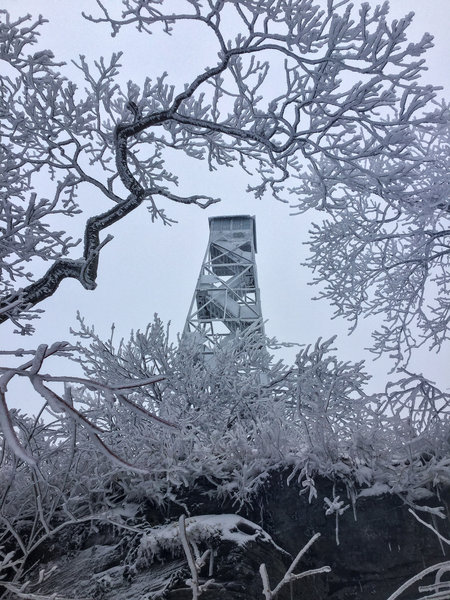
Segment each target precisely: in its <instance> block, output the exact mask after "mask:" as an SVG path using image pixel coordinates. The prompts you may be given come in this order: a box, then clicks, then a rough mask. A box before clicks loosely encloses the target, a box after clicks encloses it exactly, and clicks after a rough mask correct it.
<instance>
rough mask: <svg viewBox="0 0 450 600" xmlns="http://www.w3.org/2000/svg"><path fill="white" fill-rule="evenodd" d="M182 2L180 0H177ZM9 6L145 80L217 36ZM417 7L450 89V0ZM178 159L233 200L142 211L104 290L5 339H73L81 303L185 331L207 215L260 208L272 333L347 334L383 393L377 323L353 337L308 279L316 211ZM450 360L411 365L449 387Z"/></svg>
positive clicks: (73, 292) (93, 317)
mask: <svg viewBox="0 0 450 600" xmlns="http://www.w3.org/2000/svg"><path fill="white" fill-rule="evenodd" d="M117 1H118V0H117ZM115 2H116V0H115ZM172 2H174V3H175V2H176V0H170V2H169V3H170V4H172ZM356 3H358V2H356ZM107 4H108V2H107ZM371 4H375V2H371ZM2 5H3V7H4V8H6V9H9V10H10V11H11V12H12V13H13V15H15V16H16V15H18V14H25V13H28V12H29V13H31V14H37V13H38V12H39V13H41V14H43V15H44V16H45V17H46V18H48V19H49V20H50V23H49V24H48V25H46V26H45V29H44V30H43V35H42V41H41V43H42V46H43V47H50V48H52V50H53V51H54V53H55V55H56V58H58V59H59V58H60V59H62V60H65V61H70V59H71V58H73V57H77V56H78V55H79V54H85V55H86V56H87V57H88V58H89V57H92V58H97V57H98V56H100V55H105V56H108V55H109V54H111V52H113V51H117V50H124V51H125V52H126V55H125V57H124V61H123V63H124V65H125V68H124V72H125V79H135V80H137V81H138V82H140V81H142V80H143V79H144V78H145V76H146V75H150V76H152V77H155V76H157V75H158V74H161V73H162V72H163V71H164V70H167V71H168V73H169V82H172V81H173V82H174V83H176V84H177V85H178V84H182V83H183V82H184V81H186V80H188V79H189V78H190V75H191V74H192V75H194V74H195V73H196V72H197V70H198V67H199V66H200V68H201V66H204V63H203V62H202V60H203V59H204V53H205V52H207V49H208V40H205V39H198V36H196V35H195V32H192V31H190V32H189V31H181V32H180V35H177V34H175V35H174V36H173V37H172V38H169V37H167V36H164V37H161V36H153V37H152V38H145V37H144V36H142V35H141V36H136V34H135V32H134V31H133V30H131V29H130V30H128V32H127V33H126V35H119V36H118V37H117V38H115V39H111V38H110V36H109V31H108V30H107V28H106V27H105V26H99V25H94V24H92V23H88V22H86V21H85V20H83V19H82V17H81V16H80V13H81V10H83V9H84V10H85V11H86V12H93V11H94V10H95V7H94V2H93V0H89V1H87V0H82V1H78V2H71V1H69V0H41V1H40V0H6V1H5V0H3V2H2ZM410 10H414V11H415V13H416V19H415V21H414V23H413V25H412V26H411V28H410V31H411V34H410V35H411V36H412V37H413V38H414V39H418V38H419V37H420V36H421V34H422V33H423V32H424V31H429V32H430V33H432V34H434V35H435V44H436V46H435V48H434V49H432V50H431V51H430V52H429V56H428V64H429V72H428V73H426V74H425V76H424V78H425V80H426V81H427V82H430V83H436V84H439V85H443V86H444V87H445V90H446V91H445V93H446V94H447V96H448V91H449V90H450V69H449V67H448V62H449V61H448V57H449V50H450V44H449V35H448V23H449V22H450V1H449V0H427V1H424V0H392V1H391V13H392V17H393V18H399V17H401V16H403V15H404V14H405V12H408V11H410ZM212 62H213V59H211V63H212ZM196 69H197V70H196ZM171 166H172V169H173V170H175V169H176V172H177V174H178V175H179V176H180V193H183V194H190V193H196V194H210V195H212V196H220V197H221V198H222V199H223V201H222V202H221V203H220V204H216V205H214V206H212V207H210V208H209V209H208V210H207V211H202V210H201V209H199V208H197V207H183V206H180V205H171V204H170V202H167V206H166V208H167V213H168V215H169V216H170V217H172V218H174V219H176V220H177V221H178V223H177V224H175V225H173V226H172V227H163V226H162V224H161V223H159V222H157V223H152V222H151V218H150V216H149V214H148V212H147V211H146V209H145V208H144V207H140V209H138V210H137V211H135V212H134V213H132V214H131V215H129V216H128V217H127V218H126V219H124V220H123V221H121V222H120V223H119V224H118V225H116V226H115V227H113V228H111V230H108V233H112V234H113V235H114V240H113V241H112V242H111V243H109V244H108V245H107V246H106V247H105V248H104V249H103V250H102V254H101V258H100V268H99V277H98V286H97V289H96V290H95V291H94V292H87V291H86V290H84V289H83V288H82V287H81V286H80V284H79V283H77V282H75V281H72V280H66V281H64V282H63V283H62V285H61V287H60V289H59V291H58V292H57V293H56V294H55V295H54V296H53V298H51V299H49V300H47V301H46V302H45V303H43V304H42V305H41V308H44V309H45V310H46V314H45V315H44V317H43V318H42V319H41V320H40V321H39V322H36V327H37V331H36V334H35V336H34V337H33V338H22V337H19V336H15V335H13V334H12V327H9V326H7V325H4V326H2V334H1V335H2V347H4V348H14V347H18V346H19V347H29V348H35V347H36V346H37V345H38V344H39V343H42V342H45V343H49V344H50V343H52V342H53V341H55V340H61V339H71V338H70V334H69V328H70V326H74V325H75V324H76V322H75V314H76V311H77V310H80V312H81V313H82V315H83V316H84V317H85V318H86V321H87V322H88V323H94V324H95V325H96V329H97V330H98V331H99V332H100V333H102V334H104V335H105V336H106V335H108V331H109V328H110V326H111V323H113V322H114V323H115V325H116V328H117V332H118V335H124V336H126V335H127V334H128V332H129V331H130V330H131V329H143V328H145V326H146V324H147V323H148V322H149V321H150V320H151V319H152V317H153V314H154V313H158V314H159V315H160V317H161V318H162V319H163V320H164V321H169V320H170V321H171V322H172V331H173V334H175V333H176V332H179V331H181V330H182V329H183V326H184V321H185V319H186V315H187V312H188V309H189V305H190V302H191V298H192V294H193V292H194V288H195V284H196V280H197V276H198V272H199V269H200V266H201V261H202V258H203V255H204V252H205V248H206V244H207V240H208V216H213V215H226V214H251V215H255V216H256V229H257V238H258V254H257V266H258V276H259V284H260V289H261V298H262V310H263V316H264V318H265V319H267V325H266V332H267V334H268V335H269V336H276V337H277V338H278V339H280V340H284V341H289V342H298V343H301V344H305V343H314V342H315V340H316V339H317V338H318V337H319V336H322V337H323V338H329V337H331V336H332V335H334V334H335V333H337V334H338V340H337V342H336V345H337V347H338V355H339V357H340V358H342V359H344V360H361V359H362V358H366V359H367V361H368V362H367V369H368V371H369V372H370V373H373V374H374V375H375V385H374V387H376V388H378V389H380V388H381V386H382V385H383V382H384V381H385V380H386V373H387V372H388V371H389V370H390V369H391V368H392V366H393V365H392V363H390V362H389V361H388V359H382V360H379V361H377V362H376V363H373V362H372V359H371V355H370V354H368V353H367V352H365V351H364V348H365V347H366V346H367V345H369V344H370V337H369V333H370V330H371V326H370V324H369V323H362V325H361V326H360V327H359V329H358V331H357V332H356V333H354V334H353V335H352V336H351V337H348V335H347V330H348V324H347V323H346V322H345V321H342V320H340V321H338V320H333V321H331V320H330V317H331V314H332V310H331V309H330V307H329V306H327V305H326V303H325V302H313V301H312V300H311V297H312V296H313V295H314V289H313V288H311V287H310V286H308V281H310V280H311V273H310V272H309V271H308V270H305V269H302V268H301V267H300V263H301V261H302V260H304V259H305V257H306V254H307V248H306V247H305V246H303V245H302V243H303V242H304V241H305V240H306V239H307V232H308V228H309V221H308V218H305V217H304V216H295V217H294V216H290V213H291V212H292V211H291V210H290V208H289V206H288V205H284V204H281V203H279V202H276V201H274V200H272V199H267V200H266V199H265V200H263V201H260V202H258V201H256V200H255V199H254V198H253V197H251V196H249V195H248V194H246V192H245V188H246V185H247V183H248V179H247V178H245V177H243V176H242V174H241V173H239V172H238V171H237V170H236V169H234V170H233V171H231V170H227V171H225V172H218V173H215V174H213V175H211V174H210V173H208V171H207V168H206V165H205V164H201V163H199V162H198V161H197V162H195V163H194V168H193V166H192V164H191V163H189V161H187V160H186V159H183V157H182V156H181V154H178V155H177V163H176V165H174V164H173V165H171ZM80 200H81V203H82V204H83V206H84V205H89V206H90V207H92V214H93V213H98V212H101V210H104V209H106V208H107V207H108V205H107V204H106V203H105V201H104V200H102V199H101V198H96V197H95V196H93V195H92V196H91V195H89V197H86V198H82V197H81V196H80ZM78 235H82V232H81V231H80V232H79V234H78ZM294 353H295V352H294V351H293V350H292V349H290V350H289V349H287V350H285V351H284V355H285V356H286V358H287V359H288V360H291V359H292V358H293V356H294ZM449 358H450V355H449V352H448V349H447V350H446V354H445V352H441V353H440V354H439V355H438V356H436V355H435V354H430V353H429V352H428V351H426V350H424V351H421V352H418V353H417V356H416V357H415V358H414V359H413V361H412V363H411V365H410V368H411V370H414V369H415V370H417V371H419V372H420V371H421V372H423V373H424V375H426V376H428V377H430V378H431V379H434V380H437V381H438V382H439V383H440V385H443V386H444V387H448V385H449V381H448V375H447V374H446V373H447V372H448V369H446V365H448V359H449ZM14 403H15V404H20V405H24V406H27V407H29V406H30V399H29V398H25V396H17V397H16V398H15V400H14ZM31 405H32V404H31Z"/></svg>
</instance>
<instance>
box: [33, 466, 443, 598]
mask: <svg viewBox="0 0 450 600" xmlns="http://www.w3.org/2000/svg"><path fill="white" fill-rule="evenodd" d="M316 487H317V492H318V495H317V497H316V498H314V499H312V500H311V502H309V500H308V495H307V494H304V493H301V492H303V491H304V489H305V488H302V486H301V485H298V484H291V485H287V479H286V475H284V474H276V475H274V476H273V477H272V479H271V480H270V481H269V482H267V483H266V485H265V486H264V488H263V489H262V490H261V492H260V494H259V496H258V497H257V498H255V500H254V502H253V504H252V506H247V507H243V508H242V509H241V510H240V511H239V512H240V513H241V514H242V515H243V516H244V517H245V518H246V519H249V520H250V521H252V522H253V523H256V524H258V525H260V526H261V527H262V529H264V530H265V531H266V532H267V533H268V534H270V536H271V538H272V541H270V540H268V538H267V536H264V535H259V534H258V535H253V534H254V533H255V532H254V531H253V534H252V532H251V531H248V532H247V534H248V541H247V543H245V544H238V543H235V542H234V541H232V540H230V539H224V540H222V541H219V540H217V539H214V540H212V541H211V547H212V548H213V549H214V552H215V559H214V567H213V575H212V577H213V578H214V580H215V581H214V583H213V584H211V586H210V587H209V588H208V589H207V590H206V591H205V592H204V593H203V594H202V595H201V598H202V600H203V599H204V600H253V599H254V600H262V599H263V594H262V584H261V578H260V576H259V572H258V569H259V566H260V564H261V563H265V564H266V565H267V570H268V574H269V579H270V582H271V585H272V588H274V587H275V585H276V584H277V583H278V581H279V580H280V579H281V578H282V577H283V575H284V573H285V572H286V569H287V568H288V567H289V565H290V563H291V561H292V559H293V558H294V557H295V556H296V554H297V553H298V551H299V550H300V549H301V548H302V547H303V546H304V545H305V544H306V543H307V542H308V540H309V539H310V538H311V537H312V535H314V534H315V533H320V534H321V537H320V538H319V539H318V540H317V542H316V543H315V544H314V545H313V546H312V547H311V548H310V550H309V551H308V552H307V553H306V554H305V556H304V557H303V558H302V560H301V561H300V563H299V565H298V566H297V568H296V570H295V572H301V571H305V570H307V569H314V568H318V567H322V566H324V565H329V566H330V567H331V569H332V570H331V572H330V573H327V574H320V575H315V576H312V577H307V578H305V579H302V580H301V581H297V582H294V583H293V584H292V587H290V586H289V585H287V586H285V587H284V588H283V590H282V591H281V592H280V593H279V595H278V597H277V599H278V600H290V599H298V600H300V599H302V598H308V600H325V599H327V600H351V599H353V598H354V599H361V600H362V599H366V598H370V599H373V600H386V599H387V598H388V597H389V595H390V594H391V593H392V592H393V591H394V590H396V589H397V588H398V587H399V586H400V585H401V584H403V583H404V582H405V581H406V580H408V579H409V578H410V577H412V576H413V575H415V574H416V573H418V572H420V571H421V570H423V569H424V568H425V567H428V566H430V565H432V564H435V563H439V562H443V561H445V560H448V554H450V552H448V551H447V553H445V550H446V548H447V549H449V550H450V547H449V546H447V547H444V546H443V545H442V544H441V543H440V542H439V540H438V538H437V537H436V535H435V534H434V533H433V532H432V531H430V530H429V529H427V528H426V527H424V526H423V525H422V524H420V523H419V522H418V521H417V520H416V519H415V518H414V517H413V516H412V515H411V514H410V513H409V512H408V508H409V507H408V505H407V504H406V503H405V501H404V500H403V499H402V498H401V497H399V496H391V495H383V496H368V497H362V498H359V499H358V500H357V502H356V505H355V507H353V506H349V508H347V509H346V508H345V505H350V504H351V503H350V501H349V500H348V498H347V490H346V489H345V487H344V486H343V485H338V484H333V483H332V482H330V481H328V480H323V479H322V480H316ZM207 491H208V490H207V489H206V488H203V489H202V488H201V487H198V488H197V489H196V490H192V491H191V494H190V493H186V497H185V498H184V500H185V502H186V506H187V507H188V508H189V510H190V512H191V515H193V516H194V515H208V514H209V515H212V514H220V513H228V514H229V513H232V512H236V511H235V510H234V511H233V507H232V506H230V505H229V504H228V505H227V503H225V504H224V505H219V504H218V502H217V501H213V500H211V499H210V498H209V497H208V495H207V494H206V492H207ZM449 496H450V494H449V490H443V491H441V500H439V501H438V500H437V498H431V499H428V500H427V505H428V506H438V505H441V506H444V505H445V500H446V498H448V497H449ZM338 497H339V498H338ZM325 498H327V499H328V502H327V501H326V500H325ZM333 499H334V500H335V504H334V508H336V509H337V510H335V511H334V512H333V510H332V509H331V510H330V502H331V503H332V502H333ZM340 502H342V504H339V503H340ZM339 507H340V508H339ZM327 509H329V510H328V512H329V513H330V514H329V515H326V510H327ZM339 511H340V512H342V514H339ZM336 512H337V513H338V516H337V518H336ZM168 513H169V514H167V513H166V514H163V513H162V512H161V511H159V510H155V509H154V508H152V507H151V506H150V505H149V506H148V508H147V510H146V514H147V515H148V517H149V516H150V515H152V517H153V518H152V522H154V520H155V517H156V516H158V521H159V523H162V522H163V521H164V519H165V518H167V517H168V518H169V519H170V520H176V519H177V517H178V515H179V513H180V509H179V507H177V506H172V507H170V508H169V511H168ZM421 516H422V517H424V518H425V520H427V521H428V522H430V523H433V525H434V526H435V527H438V528H439V531H440V532H441V534H442V535H444V536H445V537H447V538H450V523H449V520H448V519H446V520H442V519H437V520H438V521H439V522H437V523H436V522H434V521H432V517H431V515H430V514H427V513H421ZM336 527H338V531H337V530H336ZM244 529H245V526H244ZM241 533H242V535H243V536H244V537H245V535H247V534H246V532H245V531H242V532H241ZM121 537H122V533H120V531H119V530H117V529H116V530H113V529H111V528H110V529H108V533H107V534H105V535H104V536H103V538H101V539H100V538H98V537H97V538H95V537H92V536H91V537H89V536H87V537H85V540H84V543H83V544H84V545H83V547H81V548H79V549H78V550H76V551H72V552H71V555H70V556H69V555H66V556H62V557H61V556H60V557H58V558H56V557H47V560H48V563H49V564H53V565H56V566H57V570H56V571H55V575H53V576H51V577H50V578H49V579H48V580H47V581H46V582H45V584H44V585H43V586H42V587H41V589H40V590H39V591H40V593H47V594H49V593H54V592H58V593H61V594H62V595H64V596H67V597H70V598H95V599H97V598H104V599H105V600H112V599H114V600H125V599H129V600H132V599H133V600H134V599H138V598H146V599H147V598H148V599H152V598H155V599H156V598H165V599H167V600H191V598H192V592H191V590H190V589H189V588H188V586H187V585H186V579H188V578H189V577H190V572H189V569H188V567H187V563H186V560H185V557H184V555H183V553H182V551H181V548H179V551H174V550H173V549H172V550H171V551H170V552H169V551H167V552H165V553H164V552H163V553H162V554H161V555H160V556H159V558H154V559H152V560H148V561H147V562H145V561H144V562H142V561H141V563H139V561H138V562H137V563H135V564H133V561H132V560H131V559H130V557H131V556H133V552H131V549H130V547H129V544H128V543H127V540H126V539H122V541H121ZM130 539H131V538H130ZM203 542H204V543H205V544H206V545H204V546H203V547H202V548H201V549H202V550H204V549H205V548H206V547H207V541H205V540H203ZM203 542H202V543H203ZM134 543H136V540H135V541H134ZM130 544H131V541H130ZM44 562H45V557H42V558H41V565H40V566H41V567H42V563H44ZM207 571H208V565H205V567H203V570H202V571H201V576H202V578H203V580H207V579H208V573H207ZM426 582H427V580H424V582H421V583H426ZM417 597H418V595H417V587H415V588H414V587H412V588H411V590H409V591H406V592H405V593H404V594H403V595H402V597H401V598H402V599H404V600H408V599H412V598H417Z"/></svg>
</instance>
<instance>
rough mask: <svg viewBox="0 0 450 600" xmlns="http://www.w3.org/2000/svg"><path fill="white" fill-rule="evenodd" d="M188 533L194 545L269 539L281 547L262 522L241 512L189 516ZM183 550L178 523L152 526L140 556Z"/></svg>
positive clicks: (157, 555)
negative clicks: (239, 513) (266, 530)
mask: <svg viewBox="0 0 450 600" xmlns="http://www.w3.org/2000/svg"><path fill="white" fill-rule="evenodd" d="M185 523H186V534H187V537H188V539H189V541H190V542H191V543H192V542H193V543H195V544H200V543H207V544H208V545H210V546H216V545H219V544H220V542H223V541H229V542H234V543H235V544H237V545H238V546H245V544H247V543H248V542H250V541H259V542H267V543H269V544H271V545H273V546H274V547H276V548H277V549H279V550H281V548H279V547H278V546H277V545H276V544H275V542H274V541H273V540H272V538H271V537H270V535H269V534H268V533H266V532H265V531H264V529H262V528H261V527H259V525H256V524H255V523H253V522H252V521H249V520H248V519H245V518H243V517H240V516H239V515H233V514H223V515H198V516H195V517H188V518H186V521H185ZM181 550H182V545H181V538H180V532H179V526H178V522H172V523H169V524H167V525H159V526H157V527H152V529H151V530H149V531H148V532H146V533H145V534H144V535H143V536H142V538H141V544H140V551H139V555H140V558H141V560H142V558H144V557H145V559H147V560H150V561H153V559H154V558H159V557H161V556H162V555H164V554H170V555H172V556H174V555H176V554H179V553H180V552H181Z"/></svg>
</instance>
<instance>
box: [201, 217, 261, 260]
mask: <svg viewBox="0 0 450 600" xmlns="http://www.w3.org/2000/svg"><path fill="white" fill-rule="evenodd" d="M243 229H246V230H248V229H251V230H252V234H253V246H254V248H255V252H256V251H257V246H256V222H255V217H254V216H252V215H225V216H220V217H209V230H210V231H230V230H233V231H239V230H243Z"/></svg>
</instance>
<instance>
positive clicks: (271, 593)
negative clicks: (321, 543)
mask: <svg viewBox="0 0 450 600" xmlns="http://www.w3.org/2000/svg"><path fill="white" fill-rule="evenodd" d="M319 537H320V533H316V534H315V535H313V537H312V538H311V539H310V540H309V542H308V543H307V544H306V545H305V546H304V547H303V548H302V549H301V550H300V552H299V553H298V554H297V556H296V557H295V558H294V560H293V561H292V563H291V566H290V567H289V569H288V570H287V571H286V573H285V574H284V576H283V578H282V579H281V581H280V582H279V583H278V584H277V585H276V586H275V588H274V589H273V590H271V588H270V582H269V576H268V573H267V568H266V565H265V564H264V563H262V564H261V566H260V567H259V574H260V576H261V580H262V584H263V596H264V598H265V600H273V599H274V598H276V597H277V594H278V592H279V591H280V590H281V588H282V587H284V586H285V585H286V584H288V583H291V582H293V581H297V580H298V579H303V578H304V577H309V576H310V575H318V574H319V573H329V572H330V571H331V568H330V567H329V566H324V567H319V568H318V569H310V570H308V571H303V572H302V573H294V572H293V571H294V569H295V567H296V566H297V564H298V563H299V561H300V559H301V558H302V557H303V555H304V554H305V553H306V552H307V551H308V550H309V548H310V547H311V546H312V545H313V544H314V542H315V541H316V540H317V539H318V538H319Z"/></svg>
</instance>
